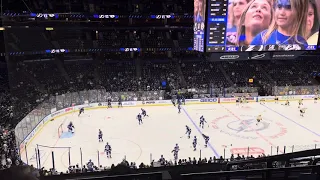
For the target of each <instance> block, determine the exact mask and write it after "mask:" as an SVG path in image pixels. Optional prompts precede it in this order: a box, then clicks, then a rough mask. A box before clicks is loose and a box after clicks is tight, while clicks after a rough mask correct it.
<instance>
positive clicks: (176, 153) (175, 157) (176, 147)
mask: <svg viewBox="0 0 320 180" xmlns="http://www.w3.org/2000/svg"><path fill="white" fill-rule="evenodd" d="M179 151H180V148H179V146H178V144H176V146H175V147H174V148H173V150H172V151H171V152H172V153H173V158H174V160H175V161H177V160H178V152H179Z"/></svg>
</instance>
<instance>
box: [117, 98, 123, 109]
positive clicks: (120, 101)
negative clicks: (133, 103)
mask: <svg viewBox="0 0 320 180" xmlns="http://www.w3.org/2000/svg"><path fill="white" fill-rule="evenodd" d="M120 107H122V100H121V97H120V98H119V101H118V108H120Z"/></svg>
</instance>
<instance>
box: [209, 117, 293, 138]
mask: <svg viewBox="0 0 320 180" xmlns="http://www.w3.org/2000/svg"><path fill="white" fill-rule="evenodd" d="M239 118H240V119H237V118H235V117H234V116H229V115H225V116H221V117H218V118H216V119H214V120H212V121H211V127H212V128H214V129H215V130H218V131H220V133H223V134H226V135H229V136H232V137H237V138H242V139H258V138H260V137H259V136H258V135H257V134H256V133H255V132H259V133H261V134H263V136H265V137H267V138H270V139H276V138H279V137H281V136H284V135H285V134H286V133H287V129H286V128H285V127H284V125H282V124H281V123H279V122H275V121H273V120H270V119H268V118H264V117H263V118H262V121H260V122H257V120H256V117H255V116H251V115H240V116H239Z"/></svg>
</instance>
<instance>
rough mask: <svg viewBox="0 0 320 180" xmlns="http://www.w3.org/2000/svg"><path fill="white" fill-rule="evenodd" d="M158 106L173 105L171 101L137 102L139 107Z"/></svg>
mask: <svg viewBox="0 0 320 180" xmlns="http://www.w3.org/2000/svg"><path fill="white" fill-rule="evenodd" d="M157 104H159V105H160V104H162V105H164V104H172V102H171V100H150V101H137V105H157Z"/></svg>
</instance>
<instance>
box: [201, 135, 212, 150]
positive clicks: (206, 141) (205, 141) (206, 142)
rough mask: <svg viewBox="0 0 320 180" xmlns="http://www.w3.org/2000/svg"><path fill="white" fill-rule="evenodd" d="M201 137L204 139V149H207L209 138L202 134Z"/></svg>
mask: <svg viewBox="0 0 320 180" xmlns="http://www.w3.org/2000/svg"><path fill="white" fill-rule="evenodd" d="M202 137H203V138H204V147H208V142H209V140H210V138H209V136H206V135H204V134H202Z"/></svg>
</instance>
